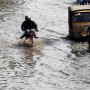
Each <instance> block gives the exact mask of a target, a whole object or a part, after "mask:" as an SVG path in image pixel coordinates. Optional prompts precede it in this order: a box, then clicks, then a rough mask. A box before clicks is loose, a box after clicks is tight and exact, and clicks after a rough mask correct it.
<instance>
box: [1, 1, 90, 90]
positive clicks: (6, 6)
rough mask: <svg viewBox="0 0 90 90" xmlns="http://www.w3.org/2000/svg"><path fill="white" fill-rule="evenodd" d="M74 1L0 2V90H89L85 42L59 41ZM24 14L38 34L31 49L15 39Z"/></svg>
mask: <svg viewBox="0 0 90 90" xmlns="http://www.w3.org/2000/svg"><path fill="white" fill-rule="evenodd" d="M75 1H76V0H45V1H42V0H0V90H90V59H89V58H90V54H89V53H87V52H86V50H87V48H88V45H87V42H79V43H78V42H73V41H70V40H66V39H64V38H63V37H66V36H67V35H68V15H67V13H68V11H67V7H68V6H69V5H72V4H74V2H75ZM25 15H29V16H30V17H31V18H32V20H34V21H35V22H36V23H37V24H38V28H39V31H40V32H37V33H36V34H37V35H38V36H39V37H40V38H39V39H34V47H32V48H30V47H28V46H27V44H25V41H24V40H20V39H19V37H20V36H21V35H22V33H23V32H22V31H21V28H20V25H21V23H22V22H23V20H24V16H25Z"/></svg>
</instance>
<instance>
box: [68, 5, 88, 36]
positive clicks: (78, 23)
mask: <svg viewBox="0 0 90 90" xmlns="http://www.w3.org/2000/svg"><path fill="white" fill-rule="evenodd" d="M68 24H69V36H70V37H71V38H83V37H86V36H87V31H86V30H87V28H88V27H89V26H90V5H76V6H70V7H68Z"/></svg>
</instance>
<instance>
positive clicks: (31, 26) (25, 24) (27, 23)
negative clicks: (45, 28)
mask: <svg viewBox="0 0 90 90" xmlns="http://www.w3.org/2000/svg"><path fill="white" fill-rule="evenodd" d="M21 29H22V30H23V31H25V30H26V29H29V30H31V29H35V30H36V31H38V27H37V24H36V23H35V22H34V21H32V20H26V21H24V22H23V23H22V25H21Z"/></svg>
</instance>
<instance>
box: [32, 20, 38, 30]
mask: <svg viewBox="0 0 90 90" xmlns="http://www.w3.org/2000/svg"><path fill="white" fill-rule="evenodd" d="M32 22H33V24H34V28H35V30H36V31H38V26H37V24H36V23H35V22H34V21H32Z"/></svg>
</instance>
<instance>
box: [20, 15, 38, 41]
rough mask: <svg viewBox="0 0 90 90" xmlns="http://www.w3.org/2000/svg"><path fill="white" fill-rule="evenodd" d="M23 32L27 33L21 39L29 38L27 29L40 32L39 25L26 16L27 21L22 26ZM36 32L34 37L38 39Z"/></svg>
mask: <svg viewBox="0 0 90 90" xmlns="http://www.w3.org/2000/svg"><path fill="white" fill-rule="evenodd" d="M21 29H22V31H25V32H24V34H23V35H22V36H21V37H20V39H22V38H24V37H26V36H27V29H29V30H31V29H35V31H38V27H37V24H36V23H35V22H34V21H32V20H31V18H29V17H28V16H25V21H24V22H23V23H22V25H21ZM35 31H34V37H35V38H37V36H36V34H35Z"/></svg>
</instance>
